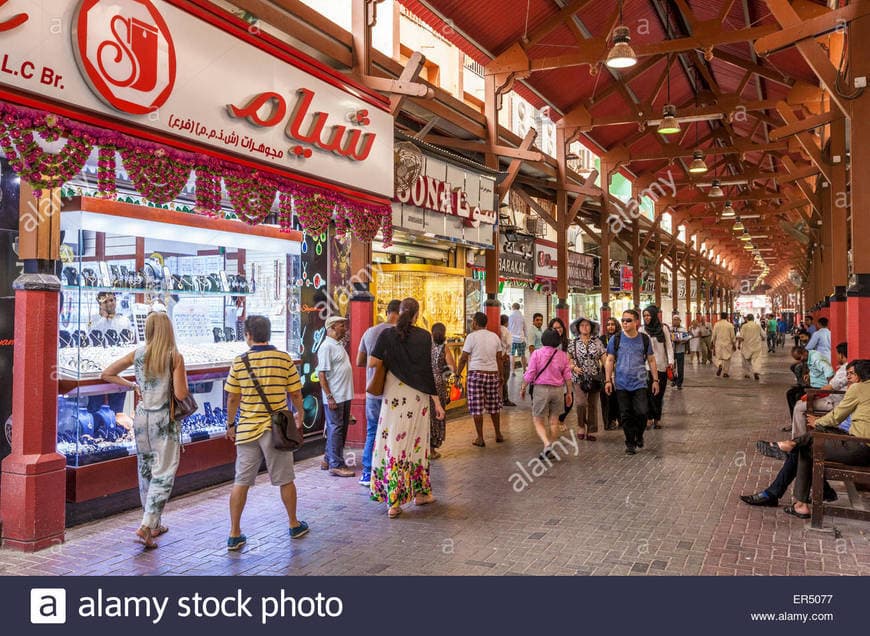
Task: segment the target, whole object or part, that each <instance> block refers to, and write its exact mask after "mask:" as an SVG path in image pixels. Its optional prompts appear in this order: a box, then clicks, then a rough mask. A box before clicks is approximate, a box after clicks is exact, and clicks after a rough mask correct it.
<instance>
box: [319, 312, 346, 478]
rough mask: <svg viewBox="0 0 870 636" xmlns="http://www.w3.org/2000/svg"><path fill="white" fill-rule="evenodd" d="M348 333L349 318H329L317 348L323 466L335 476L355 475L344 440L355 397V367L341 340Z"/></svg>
mask: <svg viewBox="0 0 870 636" xmlns="http://www.w3.org/2000/svg"><path fill="white" fill-rule="evenodd" d="M346 334H347V319H346V318H344V317H342V316H330V317H329V318H327V319H326V338H324V340H323V343H322V344H321V345H320V348H319V349H318V350H317V376H318V378H319V379H320V388H321V390H322V391H323V403H324V404H325V405H326V408H325V409H324V412H325V413H326V454H325V455H324V457H323V461H322V462H321V463H320V468H321V469H323V470H329V472H330V474H331V475H335V476H336V477H353V476H354V471H353V469H351V468H349V467H348V466H347V465H346V464H345V463H344V440H345V439H346V438H347V427H348V425H349V424H350V404H351V401H352V400H353V367H352V366H351V364H350V356H349V355H348V354H347V350H346V349H345V348H344V346H342V344H341V340H342V339H343V338H344V336H345V335H346Z"/></svg>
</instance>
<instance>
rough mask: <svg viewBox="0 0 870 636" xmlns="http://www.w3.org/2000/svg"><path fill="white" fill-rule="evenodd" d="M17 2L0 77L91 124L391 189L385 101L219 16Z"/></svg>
mask: <svg viewBox="0 0 870 636" xmlns="http://www.w3.org/2000/svg"><path fill="white" fill-rule="evenodd" d="M20 5H21V8H22V9H23V11H24V12H23V13H21V14H19V15H20V16H23V17H19V18H18V19H16V20H15V21H14V22H11V23H6V24H5V27H4V28H2V29H0V62H2V65H0V85H3V86H7V87H11V88H13V89H16V90H20V91H24V92H27V93H31V94H35V95H38V96H39V97H42V98H45V99H47V100H51V101H54V102H59V103H63V104H69V105H72V106H73V107H75V108H76V109H78V110H80V111H85V112H88V113H92V114H94V115H96V116H97V118H95V123H98V124H99V125H104V126H108V127H112V126H113V125H112V123H111V120H115V121H119V122H121V123H122V124H124V125H127V126H133V127H135V128H137V129H149V130H152V131H155V132H158V133H163V134H167V135H171V136H173V137H176V138H180V139H181V140H182V141H184V142H191V143H195V144H198V145H202V146H207V147H209V148H211V149H213V150H217V151H220V152H221V153H225V154H230V155H233V156H236V157H240V158H242V159H244V160H250V161H256V162H258V163H261V164H266V165H269V166H271V167H272V168H276V169H280V170H289V171H292V172H298V173H303V174H307V175H311V176H312V177H315V178H317V179H324V178H325V179H330V180H331V181H333V182H335V183H338V184H341V185H346V186H349V187H352V188H354V189H357V190H360V191H365V192H372V193H375V194H378V195H381V196H384V197H390V196H391V195H392V192H393V117H392V115H391V114H390V112H389V109H388V108H387V105H386V103H385V102H384V101H383V100H382V99H380V98H379V97H377V96H375V95H374V94H371V93H369V92H367V91H365V90H364V89H361V88H359V87H356V86H354V85H352V84H350V83H349V82H348V81H347V80H344V79H341V78H340V77H338V76H337V75H336V74H335V73H333V72H332V71H331V70H330V69H328V68H326V67H324V66H321V65H320V64H319V63H318V62H316V61H315V60H313V59H311V58H308V57H307V56H305V55H304V54H302V53H299V52H296V51H294V50H293V49H291V48H290V47H289V46H287V45H286V44H284V43H282V42H280V41H279V40H277V39H274V38H272V37H271V36H269V35H268V34H265V33H258V34H257V35H256V36H255V35H253V34H252V33H251V32H250V30H249V28H248V25H247V24H246V23H244V22H243V21H241V20H240V19H238V18H236V17H234V16H232V15H231V14H229V13H226V12H224V11H222V10H219V9H214V13H212V14H209V13H206V12H205V11H203V10H200V9H196V5H194V3H190V2H181V0H28V1H27V2H21V3H20ZM200 14H201V15H206V16H207V19H204V18H201V17H199V15H200ZM212 22H213V23H214V24H212ZM215 25H219V26H220V27H222V28H223V29H224V30H218V27H217V26H215ZM251 69H256V72H251Z"/></svg>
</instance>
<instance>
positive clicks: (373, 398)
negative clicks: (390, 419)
mask: <svg viewBox="0 0 870 636" xmlns="http://www.w3.org/2000/svg"><path fill="white" fill-rule="evenodd" d="M400 305H401V303H400V302H399V301H398V300H391V301H390V302H389V303H387V314H386V322H382V323H380V324H379V325H375V326H373V327H369V328H368V329H366V330H365V333H363V337H362V338H361V339H360V341H359V350H358V351H357V354H356V366H358V367H366V386H368V385H369V382H371V381H372V377H373V376H374V373H375V370H374V368H373V367H370V366H369V356H370V355H371V352H372V351H374V348H375V345H376V344H377V342H378V338H380V336H381V334H382V333H383V332H384V331H386V330H387V329H392V328H393V327H395V326H396V322H398V320H399V306H400ZM382 402H383V396H380V395H371V394H370V393H366V444H365V446H364V447H363V456H362V475H360V478H359V483H360V485H362V486H365V487H366V488H368V486H369V485H371V477H372V451H373V449H374V447H375V434H376V433H377V432H378V418H379V417H380V415H381V403H382Z"/></svg>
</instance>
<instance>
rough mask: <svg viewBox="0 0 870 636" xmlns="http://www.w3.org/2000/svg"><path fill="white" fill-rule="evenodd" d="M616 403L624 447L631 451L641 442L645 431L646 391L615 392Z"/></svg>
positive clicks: (647, 410)
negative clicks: (623, 434)
mask: <svg viewBox="0 0 870 636" xmlns="http://www.w3.org/2000/svg"><path fill="white" fill-rule="evenodd" d="M616 401H617V403H618V404H619V420H620V422H622V430H623V432H624V433H625V446H626V447H627V448H632V449H633V448H634V447H635V446H637V443H638V442H643V432H644V431H645V430H646V420H647V413H649V397H648V394H647V390H646V389H638V390H637V391H622V390H617V391H616Z"/></svg>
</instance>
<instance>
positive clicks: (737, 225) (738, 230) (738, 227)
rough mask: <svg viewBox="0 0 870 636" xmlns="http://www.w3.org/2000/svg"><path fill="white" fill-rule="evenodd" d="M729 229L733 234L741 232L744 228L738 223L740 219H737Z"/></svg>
mask: <svg viewBox="0 0 870 636" xmlns="http://www.w3.org/2000/svg"><path fill="white" fill-rule="evenodd" d="M731 229H732V230H734V231H735V232H742V231H743V230H745V229H746V228H745V227H743V223H741V222H740V219H737V220H736V221H734V225H732V226H731Z"/></svg>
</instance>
